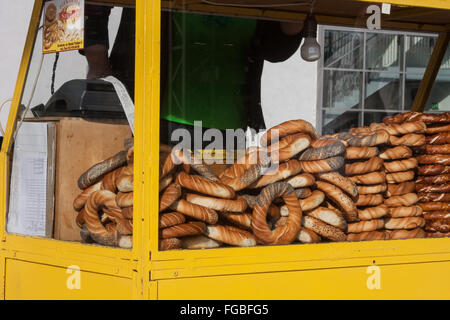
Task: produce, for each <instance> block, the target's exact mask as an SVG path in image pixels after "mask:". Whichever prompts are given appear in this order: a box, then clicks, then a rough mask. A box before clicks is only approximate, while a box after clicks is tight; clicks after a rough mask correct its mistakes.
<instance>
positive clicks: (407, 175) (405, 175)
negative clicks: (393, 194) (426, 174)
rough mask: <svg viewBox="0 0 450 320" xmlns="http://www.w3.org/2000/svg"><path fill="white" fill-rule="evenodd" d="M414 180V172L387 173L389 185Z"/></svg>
mask: <svg viewBox="0 0 450 320" xmlns="http://www.w3.org/2000/svg"><path fill="white" fill-rule="evenodd" d="M413 179H414V171H413V170H408V171H400V172H390V173H386V182H387V183H401V182H406V181H410V180H413Z"/></svg>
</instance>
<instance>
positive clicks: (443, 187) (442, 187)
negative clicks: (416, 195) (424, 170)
mask: <svg viewBox="0 0 450 320" xmlns="http://www.w3.org/2000/svg"><path fill="white" fill-rule="evenodd" d="M415 188H416V191H417V192H422V193H431V192H441V193H449V192H450V183H444V184H424V183H418V182H417V180H416V184H415Z"/></svg>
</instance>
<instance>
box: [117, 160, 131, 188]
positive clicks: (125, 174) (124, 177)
mask: <svg viewBox="0 0 450 320" xmlns="http://www.w3.org/2000/svg"><path fill="white" fill-rule="evenodd" d="M133 180H134V179H133V164H129V165H127V166H126V167H123V168H122V171H120V174H119V175H118V176H117V178H116V180H115V184H116V186H117V190H119V191H120V192H131V191H133Z"/></svg>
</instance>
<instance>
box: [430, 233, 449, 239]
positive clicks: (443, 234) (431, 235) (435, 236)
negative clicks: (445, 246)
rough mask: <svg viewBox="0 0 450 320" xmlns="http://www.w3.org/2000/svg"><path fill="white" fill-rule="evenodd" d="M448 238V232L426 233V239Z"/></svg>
mask: <svg viewBox="0 0 450 320" xmlns="http://www.w3.org/2000/svg"><path fill="white" fill-rule="evenodd" d="M445 237H450V232H445V233H444V232H427V238H445Z"/></svg>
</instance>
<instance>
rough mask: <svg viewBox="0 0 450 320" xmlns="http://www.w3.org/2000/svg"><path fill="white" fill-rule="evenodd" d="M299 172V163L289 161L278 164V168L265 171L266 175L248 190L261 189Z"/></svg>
mask: <svg viewBox="0 0 450 320" xmlns="http://www.w3.org/2000/svg"><path fill="white" fill-rule="evenodd" d="M300 171H301V167H300V163H299V161H298V160H295V159H291V160H289V161H287V162H284V163H280V165H279V166H278V168H273V169H269V170H267V171H266V173H265V174H264V175H263V176H262V177H261V178H259V179H258V180H257V181H256V182H254V183H252V184H251V185H250V186H249V188H253V189H255V188H262V187H265V186H267V185H269V184H271V183H274V182H278V181H280V180H283V179H286V178H288V177H290V176H293V175H295V174H297V173H299V172H300Z"/></svg>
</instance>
